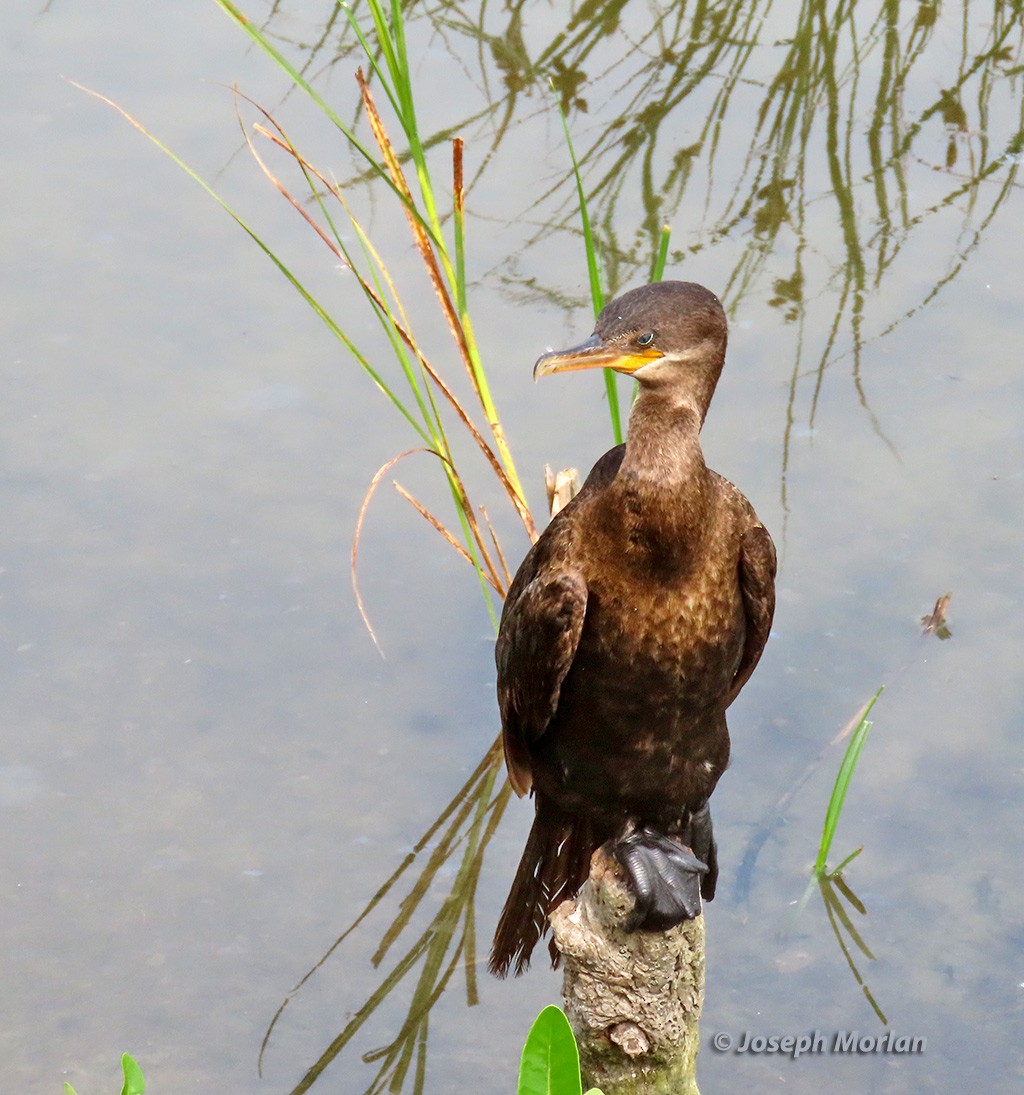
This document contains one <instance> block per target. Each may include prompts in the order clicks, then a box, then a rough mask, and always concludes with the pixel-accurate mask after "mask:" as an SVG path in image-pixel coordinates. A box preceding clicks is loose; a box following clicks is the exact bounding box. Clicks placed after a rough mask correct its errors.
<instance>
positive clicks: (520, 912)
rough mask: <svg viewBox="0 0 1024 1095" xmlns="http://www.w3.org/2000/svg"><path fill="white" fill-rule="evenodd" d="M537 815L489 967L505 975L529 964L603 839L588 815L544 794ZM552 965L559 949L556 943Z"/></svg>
mask: <svg viewBox="0 0 1024 1095" xmlns="http://www.w3.org/2000/svg"><path fill="white" fill-rule="evenodd" d="M536 806H537V813H536V816H535V817H534V820H533V828H531V829H530V835H529V838H528V839H527V841H526V848H525V849H524V850H523V858H522V859H521V860H520V861H519V868H518V870H517V871H516V877H515V880H514V881H513V883H512V889H511V891H510V892H509V895H508V898H507V900H506V901H505V908H504V909H503V910H502V913H501V919H500V920H499V921H498V927H497V930H496V931H495V933H494V945H493V947H492V948H491V960H490V970H491V973H493V974H494V975H495V976H496V977H504V976H505V975H506V974H507V973H508V971H509V969H510V968H511V967H512V965H513V964H514V965H515V973H516V976H518V975H519V974H521V973H522V972H523V970H524V969H526V967H527V966H528V965H529V964H530V955H531V954H532V953H533V948H534V947H535V946H536V945H537V942H538V941H539V940H540V938H541V937H542V936H543V935H544V934H545V932H546V931H547V930H548V914H549V913H550V912H551V911H552V910H553V909H554V908H556V907H557V906H558V905H560V904H561V903H562V902H563V901H565V900H567V899H568V898H570V897H574V896H575V894H576V892H577V891H578V890H579V888H580V886H582V885H583V883H584V882H585V881H586V878H587V875H588V874H589V872H590V857H591V856H592V855H593V853H594V851H595V849H596V848H598V847H599V846H600V844H601V843H602V842H603V841H602V840H596V841H595V835H594V828H593V825H592V824H591V822H590V821H589V819H587V818H583V817H580V816H579V815H575V816H570V815H568V814H564V813H562V811H561V810H559V809H558V808H557V807H556V806H555V805H554V803H552V802H551V800H550V799H547V798H545V797H544V796H543V795H542V794H540V793H539V792H538V793H537V797H536ZM551 961H552V965H554V966H557V965H558V952H557V950H555V948H554V944H552V946H551Z"/></svg>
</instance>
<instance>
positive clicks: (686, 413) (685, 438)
mask: <svg viewBox="0 0 1024 1095" xmlns="http://www.w3.org/2000/svg"><path fill="white" fill-rule="evenodd" d="M702 424H703V415H702V413H701V411H700V410H699V408H697V407H696V406H695V405H694V404H693V403H690V402H687V401H679V400H678V399H676V398H673V396H672V393H670V392H660V391H657V390H655V391H641V393H640V396H639V397H638V399H637V401H636V402H635V403H634V404H633V410H632V412H631V414H630V416H629V435H628V439H627V441H626V455H625V457H624V458H623V461H622V467H621V470H620V472H619V474H620V475H621V476H624V478H627V479H630V480H634V481H635V482H636V483H637V484H638V486H640V487H641V488H642V489H645V490H650V491H652V492H654V493H665V494H670V495H672V496H674V497H676V498H678V497H679V494H680V491H682V492H683V493H687V492H689V491H691V490H693V491H700V490H701V489H702V488H703V485H704V482H705V480H706V478H707V475H708V470H707V467H706V466H705V464H704V454H703V452H702V451H701V447H700V428H701V425H702Z"/></svg>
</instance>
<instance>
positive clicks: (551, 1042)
mask: <svg viewBox="0 0 1024 1095" xmlns="http://www.w3.org/2000/svg"><path fill="white" fill-rule="evenodd" d="M582 1091H583V1084H582V1082H581V1081H580V1055H579V1050H578V1049H577V1048H576V1039H575V1037H574V1036H573V1033H572V1027H570V1026H569V1020H568V1019H566V1017H565V1013H564V1012H563V1011H562V1009H561V1008H556V1007H555V1006H554V1005H553V1004H551V1005H549V1006H548V1007H546V1008H545V1009H544V1010H543V1011H542V1012H541V1013H540V1015H538V1016H537V1019H536V1021H535V1022H534V1024H533V1026H532V1027H531V1028H530V1033H529V1034H528V1035H527V1036H526V1045H525V1046H523V1057H522V1061H521V1062H520V1065H519V1089H518V1092H519V1095H581V1093H582Z"/></svg>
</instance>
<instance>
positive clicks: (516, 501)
mask: <svg viewBox="0 0 1024 1095" xmlns="http://www.w3.org/2000/svg"><path fill="white" fill-rule="evenodd" d="M254 105H256V104H254ZM256 108H257V109H258V110H260V111H261V113H263V114H264V116H265V117H267V119H268V120H269V121H270V123H271V125H273V126H274V127H275V128H276V129H277V130H278V133H279V134H280V136H278V135H276V134H274V133H271V132H270V131H269V130H267V129H266V128H264V127H263V126H257V127H256V128H257V130H258V132H260V133H261V134H263V135H264V136H265V137H266V138H267V139H268V140H269V141H271V142H272V143H273V144H275V145H277V147H278V148H280V149H282V150H283V151H285V152H287V153H288V154H289V155H290V156H292V157H294V159H295V161H296V163H297V164H298V165H299V167H300V168H301V169H302V170H303V171H304V172H308V174H310V175H311V176H313V177H314V178H315V179H316V180H317V181H318V182H320V183H321V184H322V185H323V186H324V187H325V188H326V189H327V190H328V191H329V192H330V193H331V194H332V195H333V196H334V197H335V198H337V200H338V201H339V202H340V203H341V204H342V205H343V206H344V208H345V212H346V214H347V215H348V217H349V219H350V220H351V222H352V225H353V227H354V228H355V229H356V231H357V232H359V234H360V238H361V239H362V240H363V242H364V244H365V245H366V246H367V248H368V249H369V250H370V253H371V254H372V256H373V259H374V262H375V263H376V264H377V267H378V269H379V270H380V271H381V274H382V275H383V277H384V278H385V280H386V282H387V284H388V287H389V289H390V290H391V294H392V297H393V298H394V299H395V301H396V302H398V307H399V310H400V312H401V315H402V321H401V322H399V321H398V320H396V318H395V316H394V314H393V313H392V312H391V310H390V308H389V307H388V305H387V304H386V303H385V302H384V301H383V300H382V299H381V297H380V295H379V294H378V293H377V291H376V289H374V287H373V286H372V285H370V283H369V282H368V281H367V280H366V279H365V278H364V277H363V275H362V274H361V273H360V272H359V271H358V270H355V269H354V268H353V267H352V266H351V264H349V263H347V262H346V266H347V267H348V268H349V269H350V270H352V272H353V273H354V274H355V276H356V277H357V279H358V280H359V283H360V285H361V286H362V289H363V291H364V292H365V293H366V295H367V296H368V297H369V298H370V299H371V300H372V301H373V303H374V305H375V306H376V307H377V308H378V309H379V310H380V311H381V312H382V313H383V314H384V315H387V316H388V318H389V322H390V323H391V325H392V327H393V328H394V331H395V333H396V334H397V335H398V337H399V338H400V339H401V340H402V342H403V343H404V344H405V346H406V347H407V348H408V349H409V350H410V351H411V352H412V353H413V354H414V355H415V357H416V360H417V361H418V362H419V364H420V365H421V367H422V368H423V371H424V372H425V373H426V374H427V376H428V377H429V378H430V380H431V381H432V382H433V384H434V385H435V387H436V388H437V390H438V391H439V392H440V393H441V395H442V396H444V399H445V401H446V402H447V403H448V405H449V406H450V407H451V409H452V410H453V411H454V412H455V414H456V416H457V417H458V419H459V421H460V422H461V423H462V425H463V426H464V427H465V429H466V430H467V432H468V433H469V435H470V437H472V438H473V441H474V442H475V443H476V446H477V448H479V450H480V452H481V453H482V454H483V456H484V459H486V461H487V463H488V464H490V466H491V470H492V471H493V472H494V474H495V476H497V479H498V482H499V483H500V484H501V486H502V489H503V490H504V491H505V493H506V494H507V495H508V497H509V500H510V501H511V502H512V504H513V506H515V509H516V512H517V513H518V514H519V518H520V520H521V521H522V522H523V525H524V527H525V528H526V531H527V534H528V535H529V537H530V540H531V542H533V541H535V540H536V539H537V535H538V532H537V528H536V525H535V524H534V521H533V517H532V515H531V513H530V511H529V509H528V508H527V506H526V503H525V502H524V501H523V499H522V498H521V497H520V495H519V492H518V491H517V490H516V488H515V484H514V483H513V482H512V480H511V479H510V478H509V476H508V474H507V473H506V471H505V469H504V468H503V467H502V464H501V461H500V460H499V459H498V455H497V453H495V451H494V449H493V448H491V446H490V445H489V444H488V443H487V441H486V440H485V438H484V436H483V434H482V433H481V432H480V430H479V429H478V428H477V426H476V424H475V423H474V422H473V420H472V419H471V418H470V417H469V414H468V412H467V411H466V409H465V408H464V407H463V406H462V403H461V402H460V401H459V398H458V396H456V395H455V393H454V392H453V391H452V390H451V388H450V387H449V386H448V385H447V384H446V383H445V381H444V380H443V379H442V377H441V375H440V373H438V371H437V370H436V369H435V368H434V366H433V365H432V364H431V363H430V362H429V361H428V359H427V358H426V356H425V355H424V353H423V351H422V350H421V349H420V347H419V345H418V344H417V342H416V340H415V339H414V338H413V336H412V334H411V333H410V331H409V330H408V323H407V322H406V317H405V312H404V309H402V308H401V303H400V298H399V296H398V293H397V291H396V289H395V286H394V283H393V281H392V280H391V277H390V275H389V273H388V270H387V267H386V265H385V264H384V261H383V259H382V258H381V257H380V255H379V254H378V253H377V251H376V249H375V248H374V247H373V244H372V242H371V241H370V239H369V237H368V236H366V234H365V233H364V232H363V231H362V228H361V226H360V225H359V222H358V220H357V219H356V217H355V215H354V214H353V213H352V212H351V211H350V210H349V208H348V205H347V203H346V202H345V199H344V197H343V195H342V194H341V193H340V191H339V190H338V188H337V187H336V186H335V185H334V184H333V183H331V182H330V181H329V180H328V179H326V178H325V177H324V175H323V174H322V173H321V172H320V171H319V170H318V169H317V168H315V167H314V166H313V165H312V164H311V163H310V162H309V161H308V160H307V159H305V157H304V156H302V154H301V153H300V152H299V151H298V150H297V149H296V148H295V147H294V146H293V145H292V144H291V142H290V141H288V139H287V137H285V135H284V134H283V133H282V132H281V131H280V128H279V127H278V126H277V123H276V122H274V120H273V118H271V117H270V116H269V115H268V114H267V113H266V111H264V110H263V108H262V107H259V106H258V105H256ZM384 139H385V140H386V139H387V138H386V136H385V138H384ZM250 147H251V146H250ZM392 155H393V153H392ZM256 159H257V163H260V166H261V167H262V168H263V170H264V171H266V173H267V177H268V178H269V179H270V180H271V181H272V182H274V185H276V186H278V189H280V190H281V192H282V193H283V194H284V195H285V197H287V198H288V200H289V201H290V202H291V203H292V204H293V205H295V207H296V208H298V209H299V211H300V212H301V213H302V215H303V217H304V219H306V220H307V221H309V222H310V223H311V224H313V226H314V228H315V229H316V232H317V235H319V236H320V238H321V239H322V240H324V242H325V243H327V245H328V246H329V247H330V248H331V251H332V253H333V254H339V252H338V250H337V247H336V246H335V245H334V244H333V242H332V241H331V240H330V239H329V238H328V237H327V236H326V234H325V233H324V232H323V230H322V229H321V228H320V226H319V225H317V224H316V222H315V221H313V220H312V219H311V218H310V216H309V214H308V213H307V212H306V211H305V210H304V209H301V208H300V207H299V206H298V204H297V203H296V201H295V199H294V198H293V197H292V196H291V195H290V194H289V193H287V191H285V190H284V189H283V188H282V187H281V186H280V184H278V183H277V182H276V180H275V179H274V177H273V175H272V174H271V173H270V172H269V171H267V169H266V168H265V167H264V165H263V164H262V162H261V161H260V160H259V157H256ZM406 212H407V214H408V216H409V219H410V224H413V223H415V225H416V226H417V227H418V228H419V232H420V234H421V236H422V238H423V239H424V240H426V244H427V246H429V240H428V239H427V237H426V234H425V233H424V232H423V228H422V225H420V224H419V222H418V221H416V220H415V218H414V217H413V216H412V214H411V213H408V210H406ZM343 261H344V260H343ZM434 270H435V271H436V270H437V267H436V263H435V265H434ZM438 276H440V275H439V274H438ZM432 280H433V279H432ZM449 325H450V321H449ZM492 429H493V424H492Z"/></svg>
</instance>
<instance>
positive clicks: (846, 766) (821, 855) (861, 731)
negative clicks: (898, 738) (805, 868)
mask: <svg viewBox="0 0 1024 1095" xmlns="http://www.w3.org/2000/svg"><path fill="white" fill-rule="evenodd" d="M884 689H885V685H882V687H881V688H879V689H878V691H877V692H876V693H875V694H874V696H872V697H871V699H870V701H869V702H868V705H867V707H865V709H864V713H863V714H862V715H861V717H860V722H859V723H858V724H857V728H856V729H855V730H854V731H853V734H852V735H851V737H850V742H849V744H848V745H847V747H846V752H845V754H844V755H843V762H842V764H840V766H839V772H838V773H837V775H836V782H835V786H834V787H833V788H832V795H831V797H830V798H829V800H828V809H827V810H826V811H825V824H824V827H823V828H822V831H821V843H820V845H819V847H818V858H817V859H816V860H815V862H814V873H815V874H816V875H821V874H823V873H824V872H825V861H826V860H827V859H828V853H829V850H830V849H831V847H832V839H833V837H834V836H835V833H836V826H837V825H838V824H839V817H840V815H841V814H842V812H843V803H844V802H845V801H846V792H847V791H848V790H849V789H850V781H851V780H852V779H853V773H854V771H855V770H856V768H857V761H858V760H859V758H860V754H861V750H862V749H863V748H864V743H865V742H866V741H867V738H868V734H869V733H870V732H871V727H872V725H873V723H872V722H871V721H870V720H869V719H868V715H869V714H871V709H872V708H873V707H874V706H875V702H876V701H877V700H878V697H879V696H880V695H881V694H882V692H883V691H884ZM858 852H859V849H858ZM853 854H854V855H856V854H858V853H857V852H854V853H853ZM852 858H853V856H852V855H851V856H847V858H846V859H844V860H843V863H842V866H845V865H846V864H847V863H849V861H850V860H851V859H852Z"/></svg>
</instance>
